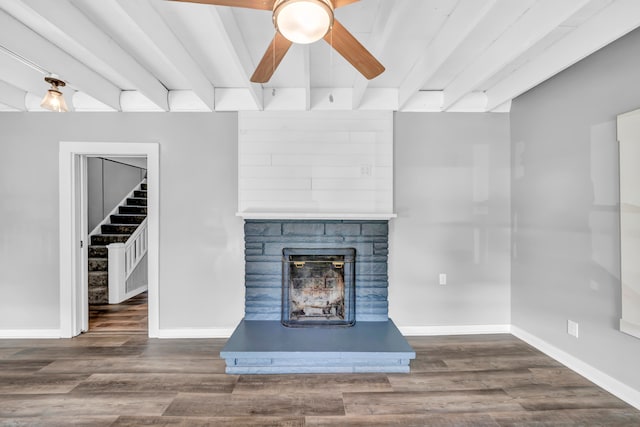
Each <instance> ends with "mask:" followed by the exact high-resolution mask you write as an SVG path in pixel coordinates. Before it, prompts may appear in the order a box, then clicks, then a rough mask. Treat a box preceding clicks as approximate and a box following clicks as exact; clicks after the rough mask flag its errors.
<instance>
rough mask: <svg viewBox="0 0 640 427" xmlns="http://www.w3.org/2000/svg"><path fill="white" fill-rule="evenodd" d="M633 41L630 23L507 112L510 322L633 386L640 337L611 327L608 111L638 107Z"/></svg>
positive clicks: (614, 223)
mask: <svg viewBox="0 0 640 427" xmlns="http://www.w3.org/2000/svg"><path fill="white" fill-rule="evenodd" d="M638 46H640V31H638V30H636V31H635V32H633V33H630V34H629V35H628V36H626V37H624V38H623V39H621V40H619V41H617V42H615V43H613V44H611V45H609V46H608V47H606V48H604V49H603V50H601V51H599V52H598V53H596V54H594V55H592V56H590V57H588V58H586V59H585V60H583V61H581V62H580V63H578V64H577V65H575V66H574V67H572V68H570V69H568V70H566V71H565V72H563V73H561V74H560V75H558V76H556V77H554V78H552V79H551V80H549V81H547V82H546V83H544V84H542V85H540V86H538V87H537V88H535V89H533V90H531V91H530V92H528V93H527V94H525V95H523V96H521V97H519V98H518V99H516V100H515V102H514V103H513V107H512V111H511V130H512V152H513V159H512V161H513V165H512V171H513V176H512V215H513V219H512V221H513V259H512V289H511V292H512V314H511V319H512V323H513V324H514V325H515V326H517V327H519V328H521V329H523V330H525V331H527V332H529V333H531V334H533V335H535V336H536V337H538V338H541V339H542V340H544V341H547V342H548V343H550V344H552V345H554V346H556V347H558V348H560V349H561V350H564V351H565V352H567V353H569V354H571V355H573V356H575V357H577V358H579V359H581V360H583V361H584V362H586V363H588V364H590V365H591V366H593V367H595V368H597V369H600V370H601V371H603V372H605V373H607V374H609V375H611V376H613V377H614V378H617V379H618V380H620V381H623V382H625V383H626V384H628V385H630V386H631V387H634V388H635V389H636V390H638V389H640V370H639V369H638V355H639V354H640V340H638V339H636V338H632V337H630V336H628V335H625V334H623V333H621V332H619V331H618V321H619V318H620V279H619V277H620V276H619V274H620V265H619V263H620V255H619V242H620V239H619V232H618V227H619V219H618V200H619V198H618V147H617V143H616V115H618V114H620V113H623V112H626V111H629V110H633V109H636V108H638V107H640V84H639V83H638V76H640V55H638ZM567 319H571V320H573V321H576V322H578V323H579V325H580V334H579V336H580V337H579V339H576V338H574V337H572V336H569V335H567Z"/></svg>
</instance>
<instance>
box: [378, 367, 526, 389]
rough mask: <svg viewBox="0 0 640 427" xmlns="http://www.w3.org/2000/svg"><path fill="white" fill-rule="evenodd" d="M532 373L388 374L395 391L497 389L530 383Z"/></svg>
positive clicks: (504, 371)
mask: <svg viewBox="0 0 640 427" xmlns="http://www.w3.org/2000/svg"><path fill="white" fill-rule="evenodd" d="M532 377H533V374H532V372H531V371H530V370H529V369H505V370H495V369H494V370H487V371H452V372H430V373H422V372H420V373H415V374H412V375H397V374H394V375H389V381H390V382H391V385H392V386H393V389H394V390H395V391H403V392H407V391H440V390H481V389H499V388H502V387H504V386H505V385H511V384H514V383H515V384H530V383H531V380H532Z"/></svg>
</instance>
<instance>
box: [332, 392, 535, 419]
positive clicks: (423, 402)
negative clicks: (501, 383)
mask: <svg viewBox="0 0 640 427" xmlns="http://www.w3.org/2000/svg"><path fill="white" fill-rule="evenodd" d="M343 400H344V404H345V412H346V414H348V415H391V414H425V413H429V412H495V411H518V410H523V407H522V406H521V405H520V403H519V402H517V401H516V400H515V399H513V398H512V397H510V396H509V395H507V394H506V393H505V392H504V391H502V390H462V391H460V390H448V391H440V392H408V393H406V392H393V393H344V394H343Z"/></svg>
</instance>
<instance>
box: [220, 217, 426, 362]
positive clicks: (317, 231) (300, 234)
mask: <svg viewBox="0 0 640 427" xmlns="http://www.w3.org/2000/svg"><path fill="white" fill-rule="evenodd" d="M244 230H245V316H244V319H243V321H242V322H241V323H240V325H239V326H238V328H236V331H235V332H234V334H233V335H232V337H231V338H230V339H229V341H228V342H227V345H226V346H225V347H224V348H223V350H222V351H221V353H220V354H221V357H222V358H224V359H225V360H226V363H227V368H226V371H227V372H228V373H234V374H255V373H297V372H300V373H308V372H408V370H409V361H410V359H413V358H414V357H415V353H414V352H413V349H411V347H410V346H409V344H408V343H407V342H406V340H405V339H404V337H402V335H401V334H400V332H399V331H398V329H397V328H396V326H395V325H394V324H393V322H392V321H391V320H390V319H389V317H388V301H387V296H388V285H389V284H388V275H387V255H388V251H389V242H388V221H387V220H272V219H269V220H261V219H259V220H254V219H246V220H245V225H244Z"/></svg>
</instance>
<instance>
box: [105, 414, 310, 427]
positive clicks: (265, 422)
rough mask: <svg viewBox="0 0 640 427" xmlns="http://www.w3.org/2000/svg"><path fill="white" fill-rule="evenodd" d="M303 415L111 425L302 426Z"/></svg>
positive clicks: (130, 420) (128, 420)
mask: <svg viewBox="0 0 640 427" xmlns="http://www.w3.org/2000/svg"><path fill="white" fill-rule="evenodd" d="M304 425H305V422H304V417H262V416H254V417H167V416H164V417H120V418H118V419H117V420H116V422H115V423H113V425H112V427H144V426H153V427H177V426H179V427H212V426H215V427H304Z"/></svg>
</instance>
